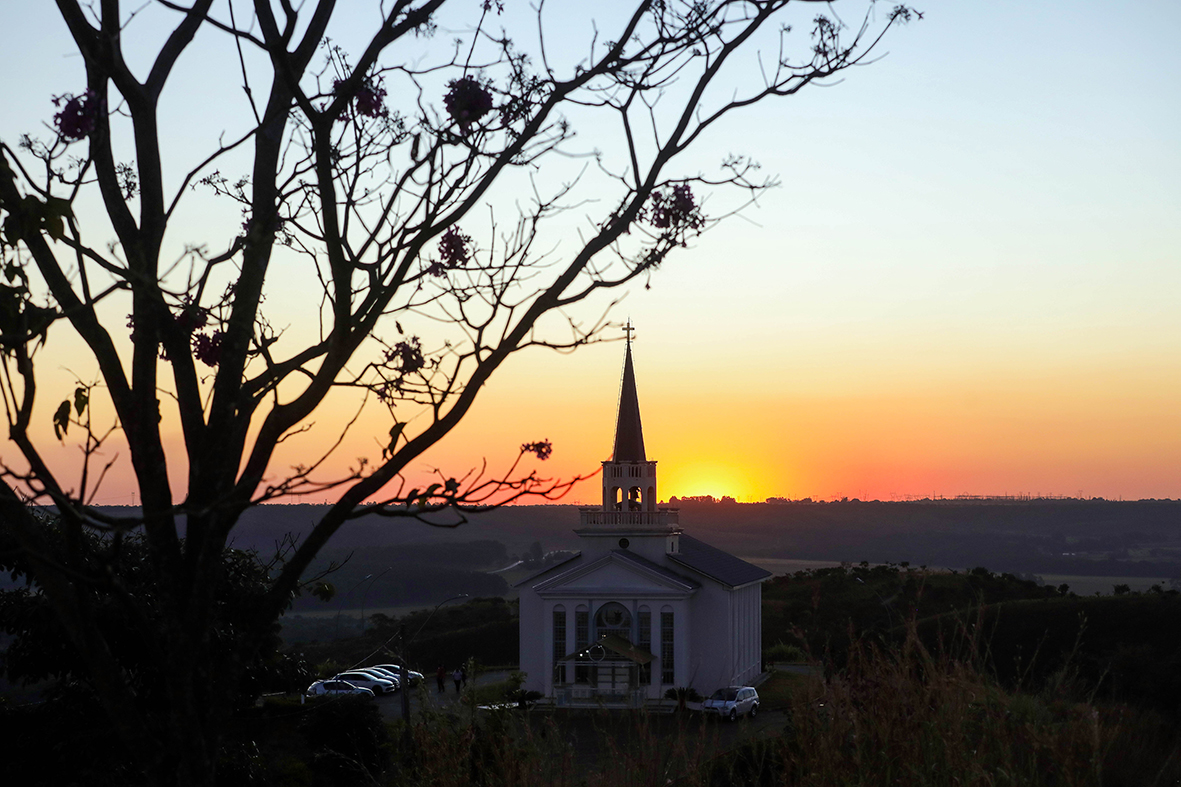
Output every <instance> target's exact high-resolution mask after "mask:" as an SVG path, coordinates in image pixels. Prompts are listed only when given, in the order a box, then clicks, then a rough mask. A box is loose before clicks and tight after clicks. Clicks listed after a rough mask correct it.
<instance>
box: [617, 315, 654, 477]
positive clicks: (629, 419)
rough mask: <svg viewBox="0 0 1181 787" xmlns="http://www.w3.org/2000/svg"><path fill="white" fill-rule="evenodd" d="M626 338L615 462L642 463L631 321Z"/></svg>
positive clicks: (642, 431)
mask: <svg viewBox="0 0 1181 787" xmlns="http://www.w3.org/2000/svg"><path fill="white" fill-rule="evenodd" d="M623 330H624V332H625V334H626V336H627V349H626V351H625V352H624V356H623V380H622V381H621V382H620V386H619V417H618V419H617V420H616V422H615V451H614V452H613V453H612V458H613V460H614V461H616V462H644V461H647V457H646V456H645V455H644V428H643V427H642V426H641V425H640V397H639V395H638V394H637V393H636V372H635V370H634V369H633V368H632V344H631V341H632V337H631V335H632V331H634V330H635V328H633V327H632V324H631V320H628V322H627V326H626V327H625V328H624V329H623Z"/></svg>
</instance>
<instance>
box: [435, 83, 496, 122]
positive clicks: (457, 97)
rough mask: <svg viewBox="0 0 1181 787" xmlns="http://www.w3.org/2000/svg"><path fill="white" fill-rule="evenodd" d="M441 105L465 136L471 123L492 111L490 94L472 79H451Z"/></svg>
mask: <svg viewBox="0 0 1181 787" xmlns="http://www.w3.org/2000/svg"><path fill="white" fill-rule="evenodd" d="M443 104H444V105H445V106H446V107H447V113H448V114H449V115H451V119H452V120H454V121H455V123H456V124H457V125H458V126H459V131H460V133H461V134H466V133H468V132H469V131H470V130H471V127H472V124H473V123H475V122H476V121H478V120H479V119H480V118H482V117H484V115H487V114H488V113H489V112H491V111H492V94H491V93H489V92H488V89H487V88H486V87H484V86H483V85H481V84H480V82H479V80H476V79H473V78H472V77H463V78H462V79H453V80H452V81H450V82H448V83H447V95H446V96H444V97H443Z"/></svg>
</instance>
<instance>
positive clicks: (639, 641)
mask: <svg viewBox="0 0 1181 787" xmlns="http://www.w3.org/2000/svg"><path fill="white" fill-rule="evenodd" d="M636 617H638V618H639V631H638V632H636V633H637V634H638V636H637V637H636V645H637V646H639V649H640V650H642V651H646V652H648V653H651V652H652V610H650V609H648V608H647V607H640V609H639V614H638V615H637V616H636ZM638 677H639V679H640V685H641V686H648V685H650V684H651V683H652V662H648V663H647V664H641V665H640V669H639V676H638Z"/></svg>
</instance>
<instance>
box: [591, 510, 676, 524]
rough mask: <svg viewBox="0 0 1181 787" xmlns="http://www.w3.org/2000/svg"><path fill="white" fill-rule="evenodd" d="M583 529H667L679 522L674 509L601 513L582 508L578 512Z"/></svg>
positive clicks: (601, 511)
mask: <svg viewBox="0 0 1181 787" xmlns="http://www.w3.org/2000/svg"><path fill="white" fill-rule="evenodd" d="M579 519H580V520H581V524H582V526H583V527H667V526H669V525H675V524H677V523H678V522H679V521H680V514H679V512H678V511H677V510H676V509H664V510H660V511H603V510H602V509H599V508H584V509H582V510H581V511H580V512H579Z"/></svg>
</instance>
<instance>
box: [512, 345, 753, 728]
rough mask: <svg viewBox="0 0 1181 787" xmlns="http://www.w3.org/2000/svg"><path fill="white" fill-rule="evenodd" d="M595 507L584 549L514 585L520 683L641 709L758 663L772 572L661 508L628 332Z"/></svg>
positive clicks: (726, 682) (561, 701) (740, 674)
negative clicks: (765, 590) (689, 530)
mask: <svg viewBox="0 0 1181 787" xmlns="http://www.w3.org/2000/svg"><path fill="white" fill-rule="evenodd" d="M602 482H603V499H602V505H601V506H596V507H591V508H583V509H582V510H581V511H580V512H579V519H580V521H579V527H578V528H576V529H575V531H574V532H575V533H576V534H577V535H578V537H579V540H580V541H581V551H579V552H578V553H577V554H576V555H574V556H573V557H571V558H570V559H568V560H566V561H564V562H562V563H559V564H557V565H554V566H550V567H548V568H546V569H544V570H542V571H541V572H539V573H537V574H534V575H533V576H530V577H528V578H526V579H524V580H522V581H520V582H518V583H517V587H518V588H519V589H520V600H521V601H520V603H521V629H520V646H521V670H522V671H523V672H525V673H526V676H527V677H526V682H525V684H524V688H525V689H527V690H531V691H538V692H541V693H542V694H543V695H544V696H546V697H547V698H550V700H551V701H552V702H554V703H555V704H556V705H558V706H578V705H594V706H616V707H642V706H643V705H644V704H646V703H647V702H648V701H650V700H659V699H661V698H662V697H663V696H664V694H665V692H666V691H667V690H668V689H680V688H693V689H696V690H697V691H698V692H699V693H701V694H702V695H704V696H708V695H709V694H711V693H712V692H713V691H714V690H715V689H717V688H720V687H723V686H734V685H739V686H741V685H745V684H747V683H749V682H750V681H751V680H752V679H753V678H754V677H755V676H757V675H758V674H759V673H760V671H761V655H762V583H763V582H764V581H765V580H766V579H768V578H769V577H770V573H769V572H767V571H764V570H763V569H761V568H759V567H757V566H754V565H752V564H750V563H747V562H746V561H744V560H741V559H739V558H737V557H734V556H733V555H730V554H727V553H726V552H723V551H722V550H720V549H716V548H714V547H711V546H709V545H708V544H705V543H703V542H702V541H699V540H697V539H695V538H693V537H692V536H690V535H688V534H686V533H684V532H683V531H682V530H681V528H680V525H679V523H678V519H677V510H676V509H672V508H667V507H658V506H657V504H656V501H657V499H658V498H657V496H656V492H657V483H656V462H655V461H649V460H648V459H647V456H646V454H645V451H644V435H643V428H642V426H641V422H640V407H639V396H638V393H637V390H636V380H635V370H634V368H633V365H632V352H631V342H630V339H629V341H628V344H627V351H626V355H625V357H624V365H623V382H622V385H621V387H620V396H619V414H618V419H617V422H616V428H615V450H614V452H613V454H612V457H611V459H609V460H607V461H605V462H603V473H602Z"/></svg>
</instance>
